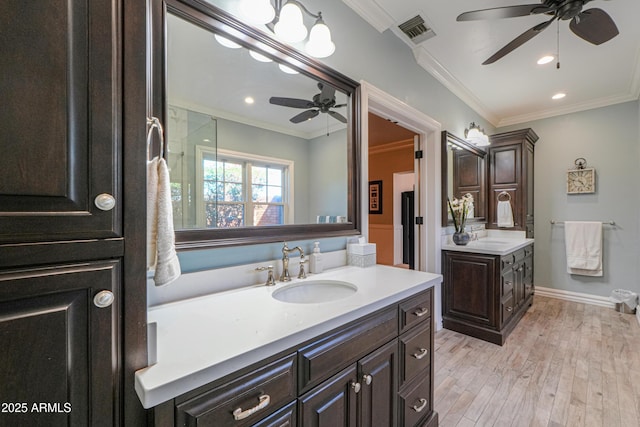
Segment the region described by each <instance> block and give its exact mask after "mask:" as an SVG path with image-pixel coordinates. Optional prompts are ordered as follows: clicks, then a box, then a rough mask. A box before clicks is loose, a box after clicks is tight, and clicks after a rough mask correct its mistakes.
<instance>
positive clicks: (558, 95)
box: [551, 92, 567, 99]
mask: <svg viewBox="0 0 640 427" xmlns="http://www.w3.org/2000/svg"><path fill="white" fill-rule="evenodd" d="M565 96H567V94H566V93H563V92H558V93H556V94H555V95H553V96H552V97H551V99H562V98H564V97H565Z"/></svg>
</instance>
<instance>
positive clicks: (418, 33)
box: [398, 15, 436, 44]
mask: <svg viewBox="0 0 640 427" xmlns="http://www.w3.org/2000/svg"><path fill="white" fill-rule="evenodd" d="M398 28H400V31H402V32H403V33H404V34H405V35H406V36H407V37H409V40H411V41H412V42H413V43H414V44H419V43H422V42H423V41H425V40H428V39H430V38H431V37H433V36H435V35H436V33H435V32H434V31H433V30H432V29H431V28H429V27H427V25H426V24H425V22H424V19H423V18H422V17H421V16H420V15H416V16H414V17H413V18H411V19H409V20H407V21H405V22H403V23H402V24H400V25H398Z"/></svg>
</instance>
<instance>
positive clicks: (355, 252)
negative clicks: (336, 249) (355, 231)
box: [347, 243, 376, 267]
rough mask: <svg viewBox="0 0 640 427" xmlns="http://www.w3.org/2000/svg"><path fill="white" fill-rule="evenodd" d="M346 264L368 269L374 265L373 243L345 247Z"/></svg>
mask: <svg viewBox="0 0 640 427" xmlns="http://www.w3.org/2000/svg"><path fill="white" fill-rule="evenodd" d="M347 264H349V265H355V266H358V267H370V266H372V265H375V264H376V245H375V243H353V244H350V245H348V246H347Z"/></svg>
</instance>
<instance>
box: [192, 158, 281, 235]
mask: <svg viewBox="0 0 640 427" xmlns="http://www.w3.org/2000/svg"><path fill="white" fill-rule="evenodd" d="M196 152H197V157H198V162H197V164H198V171H197V175H196V182H197V183H198V184H197V185H198V188H197V191H198V193H197V194H198V198H197V202H196V208H197V212H198V214H197V216H196V219H197V222H198V225H200V226H202V227H207V228H217V227H221V228H226V227H243V226H247V225H250V226H251V225H253V226H260V225H280V224H287V223H290V222H291V221H290V220H289V218H290V217H292V209H291V206H292V205H293V200H292V199H293V198H292V194H290V192H291V189H290V186H289V184H288V183H289V179H288V177H289V176H290V174H291V173H292V169H293V162H290V161H288V160H282V159H274V158H266V157H259V156H255V155H252V154H245V153H238V152H231V151H226V150H218V152H217V155H216V152H215V151H214V150H211V149H210V148H208V147H201V146H199V147H197V148H196Z"/></svg>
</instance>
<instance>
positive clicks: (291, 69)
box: [278, 64, 298, 74]
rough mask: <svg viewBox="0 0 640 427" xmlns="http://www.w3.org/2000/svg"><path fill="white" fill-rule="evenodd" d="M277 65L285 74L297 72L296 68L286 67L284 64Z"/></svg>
mask: <svg viewBox="0 0 640 427" xmlns="http://www.w3.org/2000/svg"><path fill="white" fill-rule="evenodd" d="M278 67H279V68H280V70H282V71H283V72H285V73H287V74H298V72H297V71H296V70H294V69H293V68H291V67H287V66H286V65H284V64H278Z"/></svg>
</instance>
